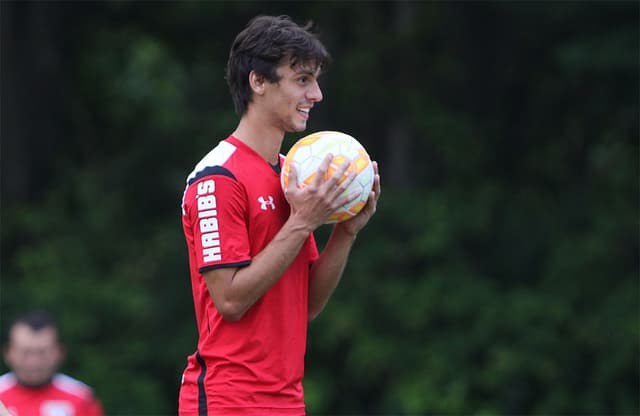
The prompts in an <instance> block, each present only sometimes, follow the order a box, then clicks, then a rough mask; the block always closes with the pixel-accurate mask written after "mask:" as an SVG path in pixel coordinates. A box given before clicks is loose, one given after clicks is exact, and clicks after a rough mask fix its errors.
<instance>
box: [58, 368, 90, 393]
mask: <svg viewBox="0 0 640 416" xmlns="http://www.w3.org/2000/svg"><path fill="white" fill-rule="evenodd" d="M51 384H52V386H53V387H55V388H56V389H58V390H60V391H63V392H65V393H67V394H70V395H72V396H75V397H78V398H81V399H89V398H93V389H92V388H91V387H90V386H89V385H88V384H86V383H83V382H82V381H80V380H78V379H76V378H73V377H71V376H69V375H67V374H62V373H58V374H56V375H55V376H53V379H52V380H51Z"/></svg>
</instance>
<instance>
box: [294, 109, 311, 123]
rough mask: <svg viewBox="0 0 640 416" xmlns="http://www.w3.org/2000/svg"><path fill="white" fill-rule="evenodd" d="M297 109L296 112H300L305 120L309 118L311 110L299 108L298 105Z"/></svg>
mask: <svg viewBox="0 0 640 416" xmlns="http://www.w3.org/2000/svg"><path fill="white" fill-rule="evenodd" d="M297 110H298V113H300V114H301V115H302V116H303V117H304V118H305V120H306V119H308V118H309V112H310V111H311V109H310V108H300V107H298V109H297Z"/></svg>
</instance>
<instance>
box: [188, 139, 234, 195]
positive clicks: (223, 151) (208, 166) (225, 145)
mask: <svg viewBox="0 0 640 416" xmlns="http://www.w3.org/2000/svg"><path fill="white" fill-rule="evenodd" d="M236 150H237V147H236V146H235V145H234V144H233V143H231V142H230V141H229V140H222V141H221V142H219V143H218V145H217V146H216V147H214V148H213V149H212V150H211V151H210V152H209V153H207V154H206V155H205V157H203V158H202V159H201V160H200V161H199V162H198V163H197V164H196V166H195V168H194V169H193V171H192V172H191V173H190V174H189V176H188V177H187V185H190V184H192V183H194V182H196V181H197V180H198V179H199V178H202V177H203V176H208V175H211V174H221V175H225V176H229V177H232V178H234V175H233V173H232V172H231V170H230V169H229V166H228V163H227V162H228V161H229V160H230V159H231V158H232V157H233V155H234V154H236Z"/></svg>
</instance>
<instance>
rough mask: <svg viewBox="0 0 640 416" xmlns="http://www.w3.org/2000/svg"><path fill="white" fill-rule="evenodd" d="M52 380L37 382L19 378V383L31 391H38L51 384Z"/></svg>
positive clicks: (39, 380)
mask: <svg viewBox="0 0 640 416" xmlns="http://www.w3.org/2000/svg"><path fill="white" fill-rule="evenodd" d="M51 379H52V378H51V377H49V378H45V379H35V380H34V379H31V380H29V379H20V378H18V383H20V385H22V386H25V387H29V388H30V389H38V388H41V387H44V386H46V385H48V384H49V383H51Z"/></svg>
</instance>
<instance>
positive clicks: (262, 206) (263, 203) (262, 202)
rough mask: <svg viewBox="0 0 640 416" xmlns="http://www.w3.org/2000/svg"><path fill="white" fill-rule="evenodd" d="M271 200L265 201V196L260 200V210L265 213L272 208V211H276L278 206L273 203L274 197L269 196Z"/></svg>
mask: <svg viewBox="0 0 640 416" xmlns="http://www.w3.org/2000/svg"><path fill="white" fill-rule="evenodd" d="M268 198H269V200H266V199H264V197H263V196H261V197H260V198H258V202H260V209H261V210H263V211H266V210H267V206H270V207H271V209H276V204H274V203H273V197H272V196H271V195H269V197H268Z"/></svg>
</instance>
